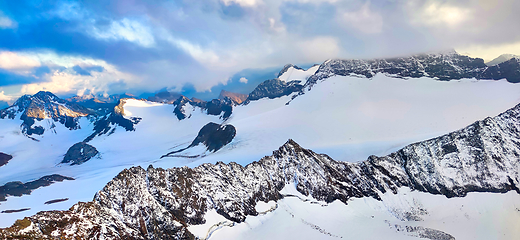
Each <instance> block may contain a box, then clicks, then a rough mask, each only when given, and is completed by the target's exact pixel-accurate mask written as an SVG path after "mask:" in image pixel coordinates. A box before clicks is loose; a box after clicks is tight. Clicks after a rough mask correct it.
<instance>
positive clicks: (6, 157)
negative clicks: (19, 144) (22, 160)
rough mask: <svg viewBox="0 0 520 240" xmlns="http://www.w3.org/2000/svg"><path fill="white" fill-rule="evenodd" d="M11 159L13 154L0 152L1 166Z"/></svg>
mask: <svg viewBox="0 0 520 240" xmlns="http://www.w3.org/2000/svg"><path fill="white" fill-rule="evenodd" d="M11 159H13V156H11V155H9V154H5V153H3V152H0V167H1V166H3V165H6V164H7V163H8V162H9V160H11Z"/></svg>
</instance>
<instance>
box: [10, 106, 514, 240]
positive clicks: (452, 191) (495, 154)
mask: <svg viewBox="0 0 520 240" xmlns="http://www.w3.org/2000/svg"><path fill="white" fill-rule="evenodd" d="M519 159H520V105H517V106H516V107H514V108H513V109H510V110H508V111H506V112H504V113H502V114H500V115H499V116H497V117H493V118H486V119H484V120H482V121H477V122H475V123H474V124H472V125H470V126H468V127H466V128H464V129H461V130H459V131H455V132H452V133H449V134H446V135H444V136H441V137H438V138H434V139H430V140H426V141H423V142H418V143H414V144H411V145H408V146H406V147H404V148H403V149H401V150H399V151H397V152H395V153H392V154H390V155H388V156H384V157H376V156H371V157H369V159H367V160H366V161H363V162H359V163H347V162H338V161H334V160H333V159H331V158H330V157H328V156H327V155H323V154H317V153H314V152H312V151H310V150H307V149H304V148H302V147H300V146H299V145H298V144H297V143H295V142H294V141H292V140H289V141H288V142H287V143H286V144H284V145H283V146H282V147H280V149H278V150H277V151H274V152H273V155H272V156H268V157H264V158H263V159H261V160H260V161H258V162H253V163H251V164H249V165H247V166H241V165H238V164H236V163H229V164H224V163H217V164H215V165H213V164H202V165H201V166H199V167H196V168H187V167H182V168H171V169H160V168H153V167H152V166H150V167H148V169H146V170H145V169H143V168H141V167H133V168H130V169H128V170H124V171H123V172H121V173H120V174H119V175H118V176H117V177H115V178H114V179H113V180H112V181H111V182H109V183H108V184H107V185H106V186H105V188H103V190H101V191H100V192H98V193H97V194H96V196H95V197H94V200H93V201H92V202H89V203H78V204H76V205H74V206H73V207H72V208H71V209H70V210H68V211H51V212H40V213H38V214H36V215H34V216H32V217H28V218H25V219H24V220H20V221H18V222H16V223H15V225H13V226H12V227H10V228H7V229H3V230H1V231H0V237H2V238H13V237H15V238H16V237H17V238H20V237H30V238H52V237H58V236H61V237H64V238H69V239H72V238H88V237H105V238H116V239H123V238H125V239H170V238H175V239H189V238H193V235H192V234H191V233H190V232H189V231H187V229H186V226H188V225H193V224H201V223H204V222H205V219H204V214H205V213H206V212H207V211H208V210H211V209H215V210H216V211H217V213H219V214H221V215H222V216H224V217H225V218H227V219H229V220H232V221H235V222H241V221H244V219H245V217H246V216H248V215H253V216H254V215H257V214H258V212H257V211H256V210H255V205H256V203H257V202H259V201H265V202H267V201H270V200H274V201H276V200H278V199H280V198H283V197H284V196H283V195H282V194H281V193H280V191H281V190H282V189H283V188H284V187H285V186H286V185H288V184H291V185H294V186H295V187H296V189H297V191H299V192H300V193H302V194H304V195H306V196H311V197H312V198H314V199H317V200H322V201H326V202H332V201H334V200H340V201H342V202H346V201H347V200H348V199H349V198H353V197H373V198H375V199H380V194H381V193H385V192H387V191H390V192H393V193H396V192H397V189H398V188H399V187H409V188H411V189H414V190H418V191H424V192H428V193H431V194H442V195H445V196H447V197H462V196H465V195H466V194H467V193H468V192H474V191H479V192H507V191H510V190H515V191H517V192H519V193H520V190H519V189H518V184H519V180H520V174H519V169H520V161H519Z"/></svg>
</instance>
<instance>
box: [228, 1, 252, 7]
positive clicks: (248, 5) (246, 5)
mask: <svg viewBox="0 0 520 240" xmlns="http://www.w3.org/2000/svg"><path fill="white" fill-rule="evenodd" d="M221 1H222V2H223V3H224V5H226V6H230V5H231V4H237V5H240V6H242V7H254V6H256V5H258V4H261V3H262V1H261V0H221Z"/></svg>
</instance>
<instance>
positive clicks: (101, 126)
mask: <svg viewBox="0 0 520 240" xmlns="http://www.w3.org/2000/svg"><path fill="white" fill-rule="evenodd" d="M125 103H126V99H120V100H119V102H118V104H117V105H116V106H115V107H114V108H113V109H112V110H111V111H110V112H109V113H108V114H106V115H104V116H101V117H98V118H97V119H96V120H95V122H94V132H93V133H92V134H91V135H90V136H88V137H87V138H86V139H85V140H83V142H89V141H90V140H92V139H93V138H94V137H96V136H101V135H103V134H107V135H111V134H112V133H114V132H115V130H116V128H117V126H120V127H122V128H124V129H125V130H126V131H135V127H134V126H135V125H136V124H138V123H139V122H140V121H141V118H138V117H132V118H130V119H128V118H125V117H124V105H125Z"/></svg>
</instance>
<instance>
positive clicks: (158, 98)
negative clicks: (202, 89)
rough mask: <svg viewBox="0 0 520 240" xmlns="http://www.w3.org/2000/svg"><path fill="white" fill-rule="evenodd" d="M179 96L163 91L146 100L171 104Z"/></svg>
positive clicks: (178, 94) (179, 95)
mask: <svg viewBox="0 0 520 240" xmlns="http://www.w3.org/2000/svg"><path fill="white" fill-rule="evenodd" d="M181 96H182V95H181V94H180V93H175V92H168V91H163V92H158V93H156V94H155V95H154V96H151V97H148V98H147V100H148V101H152V102H159V103H168V104H172V103H174V102H175V101H176V100H177V99H179V97H181Z"/></svg>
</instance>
